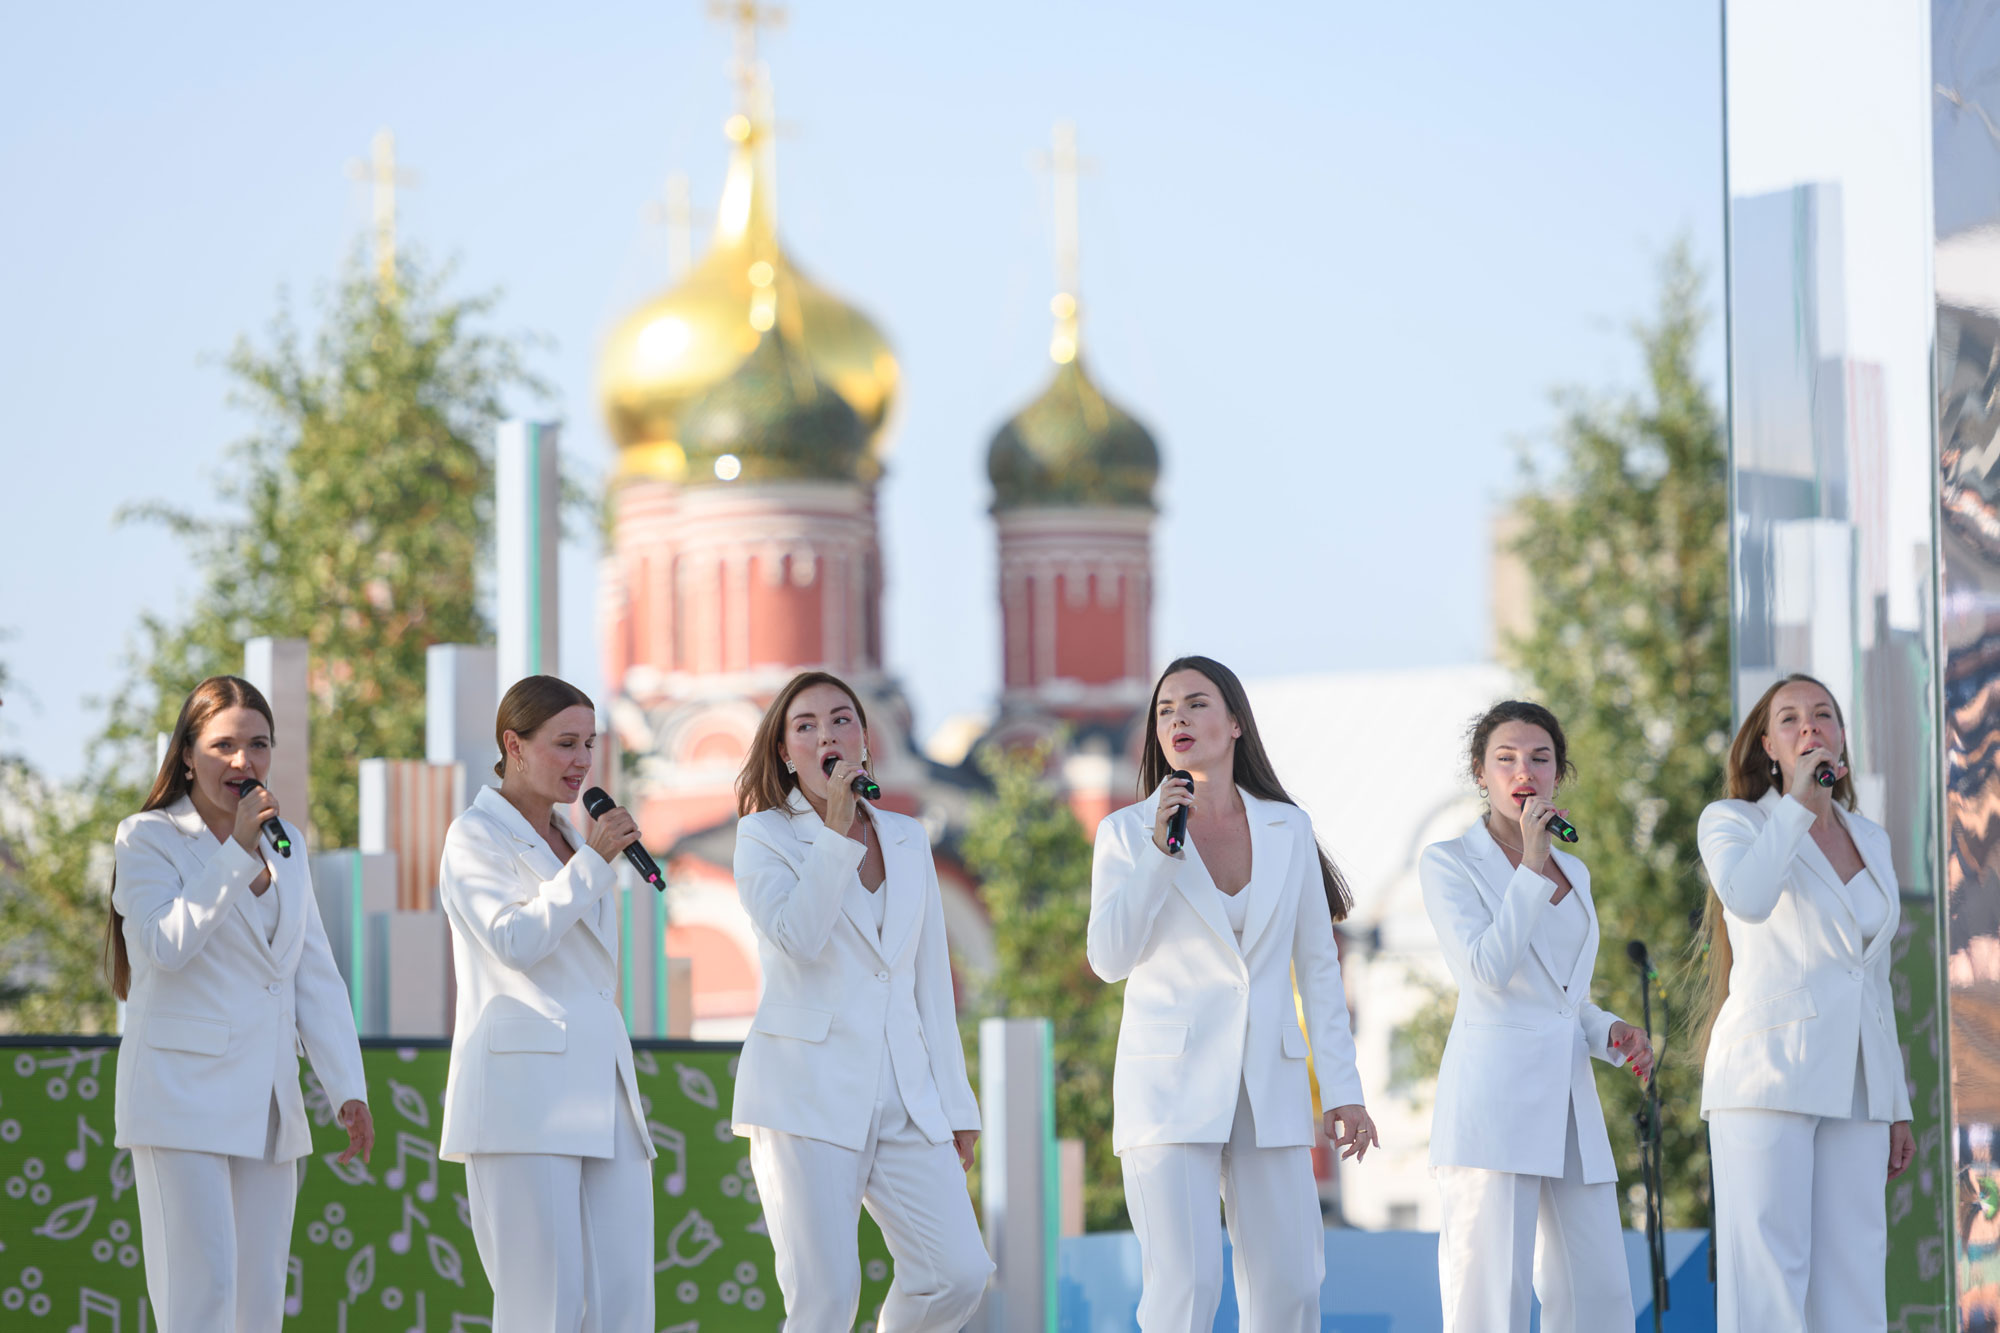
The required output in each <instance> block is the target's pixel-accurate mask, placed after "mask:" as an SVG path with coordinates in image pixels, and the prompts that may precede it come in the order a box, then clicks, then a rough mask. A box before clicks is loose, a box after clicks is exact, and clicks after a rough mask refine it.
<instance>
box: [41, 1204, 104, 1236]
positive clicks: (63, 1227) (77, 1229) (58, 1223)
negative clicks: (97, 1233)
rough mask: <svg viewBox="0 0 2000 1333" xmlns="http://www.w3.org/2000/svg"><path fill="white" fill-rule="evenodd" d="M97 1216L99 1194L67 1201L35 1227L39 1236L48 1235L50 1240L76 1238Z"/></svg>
mask: <svg viewBox="0 0 2000 1333" xmlns="http://www.w3.org/2000/svg"><path fill="white" fill-rule="evenodd" d="M95 1216H97V1196H96V1195H95V1194H93V1195H90V1196H89V1197H87V1198H82V1199H78V1200H76V1201H75V1202H74V1203H66V1204H64V1205H63V1206H62V1207H60V1208H58V1209H56V1210H55V1211H54V1212H53V1213H50V1214H49V1216H48V1220H47V1221H46V1222H43V1223H42V1224H41V1225H40V1226H38V1227H36V1228H35V1234H36V1235H37V1236H47V1237H48V1238H49V1239H50V1240H75V1239H76V1238H77V1237H78V1236H81V1235H82V1234H83V1233H84V1229H85V1228H86V1227H88V1226H89V1225H90V1219H91V1218H93V1217H95Z"/></svg>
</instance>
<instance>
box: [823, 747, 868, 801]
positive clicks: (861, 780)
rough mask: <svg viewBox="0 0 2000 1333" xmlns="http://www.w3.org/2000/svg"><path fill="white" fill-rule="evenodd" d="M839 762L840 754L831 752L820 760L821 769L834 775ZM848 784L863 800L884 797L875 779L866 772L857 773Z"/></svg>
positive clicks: (828, 774)
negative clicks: (834, 769) (834, 768)
mask: <svg viewBox="0 0 2000 1333" xmlns="http://www.w3.org/2000/svg"><path fill="white" fill-rule="evenodd" d="M839 762H840V756H839V755H832V754H830V755H828V756H827V757H826V758H824V759H822V760H820V764H819V771H820V772H822V773H824V774H826V775H827V776H828V777H832V776H833V766H834V765H835V764H837V763H839ZM847 785H848V786H849V787H850V788H851V789H852V790H853V792H854V794H855V795H856V796H859V797H861V798H862V799H863V800H867V801H879V800H881V799H882V789H881V788H880V787H878V786H876V785H875V779H873V778H871V777H869V776H868V775H867V774H866V773H856V774H855V775H854V781H852V782H850V783H848V784H847Z"/></svg>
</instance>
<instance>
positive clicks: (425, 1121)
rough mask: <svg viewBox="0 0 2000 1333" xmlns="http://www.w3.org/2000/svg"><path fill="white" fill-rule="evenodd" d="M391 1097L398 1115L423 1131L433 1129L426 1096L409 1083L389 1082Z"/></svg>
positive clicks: (393, 1080)
mask: <svg viewBox="0 0 2000 1333" xmlns="http://www.w3.org/2000/svg"><path fill="white" fill-rule="evenodd" d="M389 1097H390V1100H391V1101H392V1102H393V1103H394V1104H395V1107H396V1113H397V1114H398V1115H400V1116H402V1117H403V1119H405V1120H408V1121H410V1122H411V1123H412V1124H415V1125H416V1126H418V1127H419V1128H421V1129H429V1128H430V1127H431V1106H430V1103H429V1102H427V1101H425V1100H424V1094H423V1093H421V1092H419V1091H418V1090H417V1089H415V1088H413V1087H411V1086H410V1085H409V1084H407V1083H398V1082H397V1081H396V1080H395V1079H393V1078H392V1079H390V1080H389Z"/></svg>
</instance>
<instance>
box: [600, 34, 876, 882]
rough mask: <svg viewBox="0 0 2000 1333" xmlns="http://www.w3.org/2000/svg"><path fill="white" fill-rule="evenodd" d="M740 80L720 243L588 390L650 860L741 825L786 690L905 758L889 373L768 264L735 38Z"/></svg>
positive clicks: (771, 226)
mask: <svg viewBox="0 0 2000 1333" xmlns="http://www.w3.org/2000/svg"><path fill="white" fill-rule="evenodd" d="M748 31H749V35H750V36H751V37H752V38H754V16H753V20H752V22H751V23H750V24H749V25H748ZM738 80H739V87H740V92H739V109H738V111H737V113H736V114H735V115H733V116H732V117H730V119H729V121H728V123H727V124H726V126H725V132H726V134H727V135H728V137H729V139H730V141H731V156H730V165H729V174H728V178H727V180H726V183H725V184H724V187H723V191H722V198H721V202H720V204H719V205H718V208H717V211H716V226H715V233H714V239H713V242H712V243H711V245H710V247H709V250H708V252H707V254H706V255H705V256H704V257H703V258H702V260H701V262H700V263H699V264H698V265H696V266H695V268H694V269H693V271H692V272H690V273H689V274H688V275H687V278H686V280H685V281H683V282H681V283H680V284H679V285H677V286H675V287H673V288H672V289H671V290H669V291H667V292H666V293H664V294H662V295H661V296H659V297H657V298H655V299H654V300H652V301H650V302H648V303H647V304H645V305H643V306H641V307H640V308H639V309H638V310H636V311H634V312H633V313H632V314H631V315H630V316H628V317H626V318H625V319H624V320H623V321H622V322H621V323H620V324H619V325H618V326H617V327H616V328H615V329H614V331H613V332H612V334H611V336H610V338H609V340H608V341H607V343H606V346H605V350H604V355H603V360H602V364H601V371H600V396H601V398H602V402H603V407H604V413H605V417H606V421H607V423H608V426H609V429H610V432H611V435H612V438H613V439H614V440H615V441H616V442H617V445H618V449H619V457H618V469H617V477H616V481H615V484H614V490H613V500H612V509H613V515H612V524H613V533H614V535H613V537H612V539H611V548H612V549H611V555H610V558H609V559H608V560H607V561H606V563H605V568H604V572H603V575H602V588H601V600H602V609H603V615H602V632H603V634H604V636H605V637H604V662H605V667H606V674H607V676H608V678H609V680H610V683H611V685H612V687H613V692H614V695H615V696H616V698H617V701H618V702H617V705H616V709H617V723H618V726H619V731H620V735H621V737H625V738H628V739H627V740H626V748H627V750H628V753H629V754H630V755H631V761H630V762H631V764H632V768H631V770H630V771H628V773H627V775H626V778H627V790H628V792H629V793H630V795H631V797H632V798H633V799H634V802H635V804H636V808H637V811H638V814H639V819H640V825H641V828H642V829H643V831H644V835H645V841H646V843H647V844H648V845H649V846H652V847H655V848H663V849H664V848H668V847H671V846H673V845H674V844H675V843H676V842H678V841H679V840H681V839H682V838H684V837H686V836H687V835H689V834H691V833H695V832H698V831H700V830H703V829H708V828H713V827H716V826H718V825H720V824H722V823H724V822H725V821H729V820H732V819H733V818H734V816H735V809H736V802H735V795H734V782H735V778H736V774H737V771H738V769H739V768H740V767H741V765H742V762H743V757H744V755H745V753H746V752H747V751H748V749H749V745H750V741H751V738H752V736H753V735H754V734H755V731H756V726H757V721H758V718H759V716H760V714H761V712H762V710H763V708H764V706H765V704H766V703H767V702H768V701H769V699H770V698H771V697H772V696H773V695H775V694H776V693H777V691H778V689H779V688H780V687H781V686H782V685H783V684H784V682H785V681H786V680H788V679H790V678H791V676H792V675H793V674H795V673H796V672H798V671H800V670H804V669H808V668H824V669H826V670H830V671H833V672H836V673H838V674H840V675H841V676H843V677H845V678H847V679H848V680H849V681H850V683H852V684H853V685H854V686H855V688H856V689H857V691H859V692H861V693H862V695H863V696H864V703H865V704H867V705H869V719H870V722H871V724H873V725H872V726H871V733H873V735H872V744H873V746H874V748H875V751H876V753H877V754H878V755H884V756H886V755H888V754H889V753H890V752H900V751H901V750H902V749H904V748H906V747H904V746H902V745H900V744H899V743H898V742H900V741H901V739H902V737H901V735H900V734H899V731H900V730H903V729H906V728H907V718H906V713H907V709H906V708H905V707H904V706H903V704H902V701H901V699H900V698H899V697H892V696H893V689H892V687H891V686H890V685H889V682H888V681H887V679H886V677H885V675H884V673H883V670H882V582H883V577H882V558H881V551H880V546H879V542H878V537H877V524H876V494H875V488H876V482H877V481H878V479H879V478H880V477H881V475H882V464H881V450H882V445H883V437H884V433H885V431H884V427H885V424H886V422H887V418H888V415H889V410H890V407H891V406H892V404H893V402H894V398H895V391H896V383H897V365H896V360H895V357H894V355H893V354H892V353H891V352H890V350H889V346H888V344H887V342H886V341H885V340H884V339H883V337H882V335H881V333H880V332H879V331H878V330H877V329H876V327H875V326H874V324H873V323H872V322H870V321H869V319H868V318H867V317H866V316H865V315H863V314H862V313H861V312H859V311H858V310H856V309H854V308H853V307H852V306H850V305H848V304H847V303H845V302H844V301H842V300H841V299H840V298H838V297H836V296H834V295H833V294H832V293H831V292H829V291H827V290H826V289H825V288H823V287H821V286H819V285H818V284H817V283H815V282H813V281H812V280H811V279H810V278H808V277H807V276H805V274H803V273H802V272H801V271H800V270H799V269H798V267H797V266H796V265H795V264H794V263H793V262H792V260H791V258H790V256H789V255H787V254H786V253H785V251H784V249H783V247H782V246H781V245H780V244H779V240H778V229H777V218H776V207H775V202H774V185H775V180H774V177H775V171H774V165H775V164H774V161H773V154H772V133H771V125H772V123H773V122H772V117H771V114H770V111H769V106H768V100H769V99H768V96H767V95H766V94H765V84H764V83H763V82H762V81H761V78H760V73H759V71H758V70H757V67H756V65H755V62H754V50H751V49H750V43H749V42H748V41H746V40H745V38H744V35H743V32H742V31H741V30H740V31H739V55H738ZM878 713H879V716H878ZM878 767H879V765H878ZM882 776H883V777H884V780H885V782H886V781H887V776H888V775H887V774H886V773H884V774H883V775H882Z"/></svg>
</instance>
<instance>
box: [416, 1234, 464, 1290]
mask: <svg viewBox="0 0 2000 1333" xmlns="http://www.w3.org/2000/svg"><path fill="white" fill-rule="evenodd" d="M424 1242H425V1243H426V1244H427V1245H429V1246H430V1248H431V1270H432V1271H433V1272H435V1273H436V1274H437V1275H438V1276H439V1277H441V1278H443V1279H444V1280H445V1281H447V1282H449V1283H451V1284H452V1285H453V1286H457V1287H462V1286H464V1285H465V1262H464V1261H463V1260H462V1259H460V1258H459V1257H458V1248H457V1247H456V1246H454V1245H453V1244H452V1243H451V1242H450V1241H448V1240H446V1239H445V1238H444V1237H443V1236H440V1235H438V1234H437V1233H436V1232H432V1233H431V1234H430V1235H428V1236H426V1237H424Z"/></svg>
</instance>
